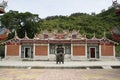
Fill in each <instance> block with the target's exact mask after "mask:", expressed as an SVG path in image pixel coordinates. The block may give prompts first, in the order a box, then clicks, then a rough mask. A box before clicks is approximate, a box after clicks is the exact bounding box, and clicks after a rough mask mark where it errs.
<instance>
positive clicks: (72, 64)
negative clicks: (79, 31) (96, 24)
mask: <svg viewBox="0 0 120 80" xmlns="http://www.w3.org/2000/svg"><path fill="white" fill-rule="evenodd" d="M92 66H96V67H97V66H102V67H103V68H106V69H107V68H109V69H110V68H111V66H119V67H120V61H67V62H65V63H64V64H56V62H55V61H0V67H19V68H20V67H28V68H30V67H36V68H81V67H92Z"/></svg>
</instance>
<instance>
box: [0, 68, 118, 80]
mask: <svg viewBox="0 0 120 80" xmlns="http://www.w3.org/2000/svg"><path fill="white" fill-rule="evenodd" d="M0 80H120V69H90V70H87V69H0Z"/></svg>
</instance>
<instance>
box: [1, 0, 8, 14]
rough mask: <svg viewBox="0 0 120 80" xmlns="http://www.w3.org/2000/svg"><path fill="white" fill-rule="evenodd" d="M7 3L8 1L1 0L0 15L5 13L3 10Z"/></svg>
mask: <svg viewBox="0 0 120 80" xmlns="http://www.w3.org/2000/svg"><path fill="white" fill-rule="evenodd" d="M7 2H8V1H5V0H3V2H2V3H0V14H3V13H5V10H4V9H5V8H6V6H7Z"/></svg>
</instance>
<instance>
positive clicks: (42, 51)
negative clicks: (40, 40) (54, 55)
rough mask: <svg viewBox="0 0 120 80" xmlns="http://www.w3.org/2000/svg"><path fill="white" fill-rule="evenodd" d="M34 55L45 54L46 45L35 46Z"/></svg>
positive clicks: (46, 53)
mask: <svg viewBox="0 0 120 80" xmlns="http://www.w3.org/2000/svg"><path fill="white" fill-rule="evenodd" d="M35 55H36V56H47V55H48V46H35Z"/></svg>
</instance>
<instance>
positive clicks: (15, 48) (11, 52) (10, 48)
mask: <svg viewBox="0 0 120 80" xmlns="http://www.w3.org/2000/svg"><path fill="white" fill-rule="evenodd" d="M6 53H7V54H6V55H7V56H19V45H7V51H6Z"/></svg>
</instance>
